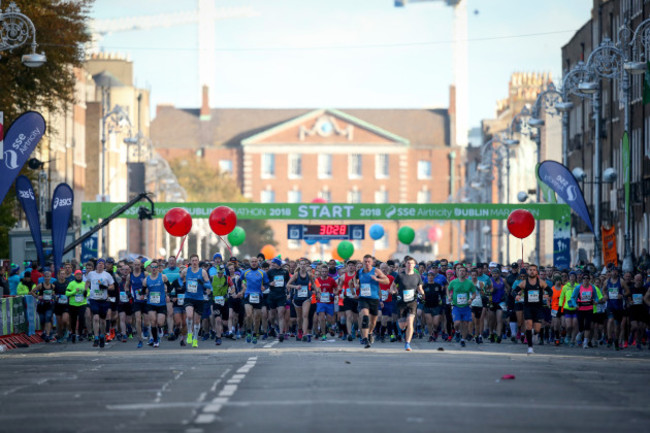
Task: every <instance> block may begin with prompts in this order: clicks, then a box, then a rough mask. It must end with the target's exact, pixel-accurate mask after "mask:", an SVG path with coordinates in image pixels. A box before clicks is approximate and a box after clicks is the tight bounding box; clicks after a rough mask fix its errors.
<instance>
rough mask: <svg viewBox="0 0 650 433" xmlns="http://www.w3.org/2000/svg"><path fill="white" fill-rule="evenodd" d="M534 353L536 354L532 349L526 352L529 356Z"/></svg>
mask: <svg viewBox="0 0 650 433" xmlns="http://www.w3.org/2000/svg"><path fill="white" fill-rule="evenodd" d="M533 353H535V352H534V351H533V348H532V347H529V348H528V351H527V352H526V354H527V355H532V354H533Z"/></svg>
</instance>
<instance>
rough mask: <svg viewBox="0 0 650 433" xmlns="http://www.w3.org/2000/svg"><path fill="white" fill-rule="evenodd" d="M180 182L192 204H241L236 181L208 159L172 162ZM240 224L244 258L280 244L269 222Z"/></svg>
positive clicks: (256, 221) (244, 222) (173, 169)
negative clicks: (268, 245)
mask: <svg viewBox="0 0 650 433" xmlns="http://www.w3.org/2000/svg"><path fill="white" fill-rule="evenodd" d="M169 166H170V168H171V169H172V171H173V172H174V174H175V175H176V178H177V179H178V183H179V184H180V185H181V186H182V187H183V188H185V191H186V192H187V199H188V201H197V202H214V203H220V202H226V203H228V202H230V203H240V202H246V201H247V200H246V199H245V198H244V197H243V196H242V195H241V192H240V191H239V187H238V186H237V183H236V182H235V180H234V179H233V178H232V176H230V175H229V174H228V173H221V172H220V171H219V169H217V168H215V167H213V166H211V165H210V164H209V163H208V162H207V161H206V160H205V159H202V158H190V159H175V160H173V161H171V162H170V163H169ZM237 225H239V226H241V227H242V228H243V229H244V230H245V231H246V241H245V242H244V243H243V244H242V245H240V246H238V247H237V248H238V249H239V251H240V252H241V254H243V255H250V256H254V255H257V254H258V253H259V252H260V250H261V248H262V247H263V246H264V245H266V244H271V245H276V244H277V243H276V242H275V240H274V239H273V230H272V229H271V227H270V226H269V225H268V224H267V223H266V221H265V220H240V221H237Z"/></svg>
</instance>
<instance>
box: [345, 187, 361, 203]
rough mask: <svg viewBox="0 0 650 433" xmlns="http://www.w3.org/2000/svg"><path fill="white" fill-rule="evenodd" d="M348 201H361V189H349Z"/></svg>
mask: <svg viewBox="0 0 650 433" xmlns="http://www.w3.org/2000/svg"><path fill="white" fill-rule="evenodd" d="M348 203H361V191H359V190H358V189H353V190H350V191H348Z"/></svg>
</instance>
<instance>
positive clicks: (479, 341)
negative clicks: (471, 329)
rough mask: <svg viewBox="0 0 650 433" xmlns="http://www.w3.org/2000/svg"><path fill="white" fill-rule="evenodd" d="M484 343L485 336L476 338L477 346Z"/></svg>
mask: <svg viewBox="0 0 650 433" xmlns="http://www.w3.org/2000/svg"><path fill="white" fill-rule="evenodd" d="M482 343H483V336H482V335H480V334H479V336H478V337H476V344H482Z"/></svg>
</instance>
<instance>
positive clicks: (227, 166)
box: [219, 159, 232, 174]
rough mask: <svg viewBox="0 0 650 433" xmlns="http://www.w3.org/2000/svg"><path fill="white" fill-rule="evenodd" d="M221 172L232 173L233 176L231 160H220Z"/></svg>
mask: <svg viewBox="0 0 650 433" xmlns="http://www.w3.org/2000/svg"><path fill="white" fill-rule="evenodd" d="M219 171H220V172H221V173H230V174H232V161H231V160H230V159H220V160H219Z"/></svg>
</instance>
